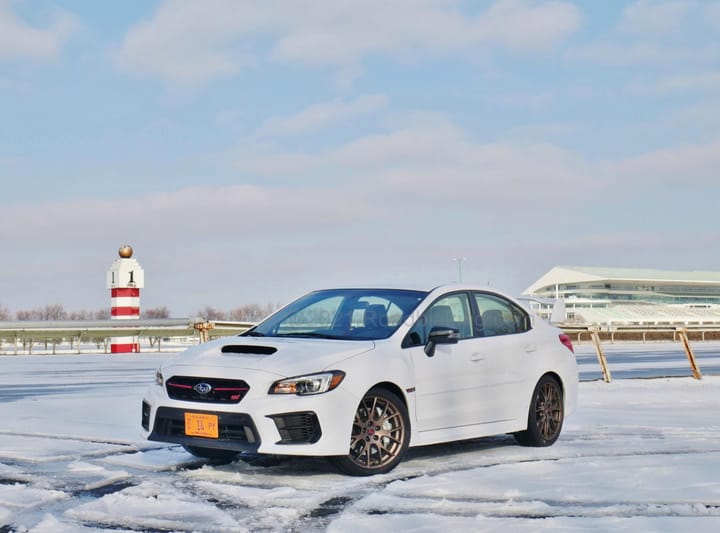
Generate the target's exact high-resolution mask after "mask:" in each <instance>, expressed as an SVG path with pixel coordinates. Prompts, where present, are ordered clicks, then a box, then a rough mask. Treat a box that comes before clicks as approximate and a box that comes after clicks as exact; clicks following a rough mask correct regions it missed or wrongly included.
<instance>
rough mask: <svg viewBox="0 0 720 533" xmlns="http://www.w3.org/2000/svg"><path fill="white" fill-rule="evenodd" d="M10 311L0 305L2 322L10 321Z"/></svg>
mask: <svg viewBox="0 0 720 533" xmlns="http://www.w3.org/2000/svg"><path fill="white" fill-rule="evenodd" d="M10 318H11V316H10V311H9V310H8V308H7V307H5V306H4V305H0V320H10Z"/></svg>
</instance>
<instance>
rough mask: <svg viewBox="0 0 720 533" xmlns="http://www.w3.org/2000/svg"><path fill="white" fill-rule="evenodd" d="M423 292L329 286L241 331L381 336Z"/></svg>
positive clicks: (330, 336) (250, 333) (360, 337)
mask: <svg viewBox="0 0 720 533" xmlns="http://www.w3.org/2000/svg"><path fill="white" fill-rule="evenodd" d="M425 296H427V293H426V292H423V291H410V290H399V289H331V290H323V291H316V292H311V293H310V294H306V295H305V296H303V297H301V298H299V299H298V300H295V301H294V302H292V303H291V304H290V305H288V306H286V307H284V308H282V309H280V310H279V311H278V312H277V313H275V314H273V315H271V316H269V317H268V318H267V319H265V320H264V321H263V322H261V323H260V324H258V325H257V326H255V327H254V328H252V329H251V330H249V331H247V332H246V333H244V334H243V335H248V336H258V337H265V336H267V337H306V338H324V339H341V340H374V339H385V338H387V337H389V336H390V335H392V334H393V333H394V332H395V330H397V329H398V327H400V324H402V323H403V321H404V320H405V319H406V318H407V317H408V316H409V315H410V313H412V312H413V310H414V309H415V308H416V307H417V306H418V304H419V303H420V302H421V301H422V300H423V298H425Z"/></svg>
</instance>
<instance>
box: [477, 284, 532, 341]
mask: <svg viewBox="0 0 720 533" xmlns="http://www.w3.org/2000/svg"><path fill="white" fill-rule="evenodd" d="M473 297H474V299H475V304H476V305H477V309H478V320H477V330H478V331H477V332H476V335H478V336H482V337H495V336H497V335H512V334H514V333H523V332H525V331H527V330H529V329H530V318H529V316H528V314H527V313H526V312H525V311H524V310H523V309H522V308H521V307H519V306H517V305H516V304H514V303H513V302H511V301H509V300H506V299H504V298H502V297H499V296H496V295H494V294H488V293H481V292H478V293H474V294H473Z"/></svg>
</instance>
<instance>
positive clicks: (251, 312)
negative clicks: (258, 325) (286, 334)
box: [228, 304, 277, 322]
mask: <svg viewBox="0 0 720 533" xmlns="http://www.w3.org/2000/svg"><path fill="white" fill-rule="evenodd" d="M275 309H277V306H276V305H273V304H266V305H264V306H261V305H259V304H247V305H243V306H241V307H238V308H236V309H233V310H232V311H230V312H229V313H228V318H229V319H230V320H237V321H238V322H257V321H258V320H260V319H262V318H265V317H266V316H268V315H269V314H270V313H272V312H273V311H274V310H275Z"/></svg>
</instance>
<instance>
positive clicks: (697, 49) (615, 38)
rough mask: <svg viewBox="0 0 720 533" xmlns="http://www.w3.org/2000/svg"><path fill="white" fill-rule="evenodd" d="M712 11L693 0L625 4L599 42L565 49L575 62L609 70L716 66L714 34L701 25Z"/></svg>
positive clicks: (718, 52) (640, 0)
mask: <svg viewBox="0 0 720 533" xmlns="http://www.w3.org/2000/svg"><path fill="white" fill-rule="evenodd" d="M711 14H712V8H711V7H710V6H708V5H707V3H706V2H697V1H696V0H667V1H651V0H638V1H636V2H633V3H632V4H629V5H627V6H626V7H625V8H624V9H623V10H622V11H621V13H620V15H619V17H618V20H617V22H616V23H615V25H614V27H613V28H611V29H610V30H608V31H607V33H606V34H605V35H602V36H601V37H600V38H599V39H596V40H594V41H591V42H587V43H584V44H581V45H578V46H575V47H573V48H571V49H569V50H568V51H567V52H566V56H567V57H568V58H569V59H572V60H576V61H585V62H590V63H599V64H605V65H610V66H647V65H650V66H661V67H672V68H677V67H687V65H716V64H717V61H718V59H719V58H720V48H718V45H717V33H716V32H714V31H712V30H711V29H710V28H709V25H710V26H711V25H712V23H710V24H707V22H708V19H709V18H711Z"/></svg>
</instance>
